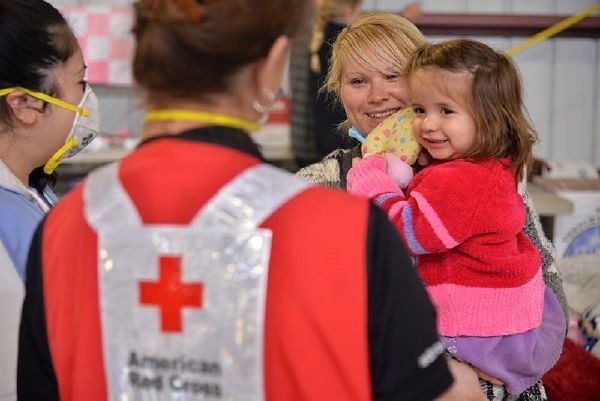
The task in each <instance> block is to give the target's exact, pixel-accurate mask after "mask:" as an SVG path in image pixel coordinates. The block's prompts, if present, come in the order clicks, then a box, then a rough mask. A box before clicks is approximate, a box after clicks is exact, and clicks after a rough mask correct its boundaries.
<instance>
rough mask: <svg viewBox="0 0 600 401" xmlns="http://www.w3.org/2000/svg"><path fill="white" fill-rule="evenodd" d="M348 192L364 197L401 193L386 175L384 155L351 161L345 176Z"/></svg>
mask: <svg viewBox="0 0 600 401" xmlns="http://www.w3.org/2000/svg"><path fill="white" fill-rule="evenodd" d="M346 180H347V185H346V189H347V190H348V192H349V193H351V194H353V195H357V196H361V197H364V198H373V197H375V196H377V195H380V194H382V193H389V192H391V193H401V192H402V191H401V190H400V188H399V187H398V185H396V183H395V182H394V180H393V179H392V178H390V177H389V176H388V175H387V161H386V158H385V156H381V155H375V156H369V157H366V158H364V159H361V160H359V161H358V162H357V163H354V162H353V167H352V168H351V169H350V171H348V175H347V177H346Z"/></svg>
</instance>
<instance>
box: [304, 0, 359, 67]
mask: <svg viewBox="0 0 600 401" xmlns="http://www.w3.org/2000/svg"><path fill="white" fill-rule="evenodd" d="M361 3H362V0H317V12H316V14H315V18H314V24H313V32H312V37H311V40H310V46H309V49H310V68H311V70H312V71H313V72H316V73H319V72H320V71H321V62H320V61H319V50H320V49H321V46H322V45H323V39H324V31H325V25H327V22H328V21H335V20H341V19H342V18H343V17H344V15H345V14H346V13H348V12H349V11H352V10H354V9H355V8H356V7H358V6H359V5H360V4H361Z"/></svg>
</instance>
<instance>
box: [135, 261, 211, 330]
mask: <svg viewBox="0 0 600 401" xmlns="http://www.w3.org/2000/svg"><path fill="white" fill-rule="evenodd" d="M159 264H160V277H159V281H158V282H153V281H140V283H139V284H140V304H142V305H156V306H158V307H159V308H160V326H161V327H160V330H161V331H163V332H171V333H174V332H181V331H182V329H181V308H184V307H186V306H187V307H194V308H202V283H189V284H184V283H182V282H181V257H179V256H161V257H160V263H159Z"/></svg>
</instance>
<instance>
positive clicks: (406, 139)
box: [361, 108, 421, 188]
mask: <svg viewBox="0 0 600 401" xmlns="http://www.w3.org/2000/svg"><path fill="white" fill-rule="evenodd" d="M414 117H415V114H414V112H413V110H412V109H411V108H406V109H404V110H400V111H398V112H396V113H394V114H392V115H391V116H389V117H388V118H386V119H385V120H384V121H383V122H382V123H381V124H379V125H378V126H377V127H375V129H373V131H371V132H370V133H369V135H368V136H367V138H366V139H365V141H364V142H363V145H362V147H361V153H362V155H363V157H368V156H371V155H375V154H381V153H383V154H385V158H386V160H387V173H388V175H389V176H390V177H392V178H393V179H394V181H395V182H396V184H398V186H400V188H406V187H408V183H409V182H410V180H411V179H412V177H413V170H412V168H411V167H410V166H411V165H413V164H414V163H415V162H416V161H417V157H418V156H419V151H420V150H421V147H420V146H419V143H418V142H417V140H416V139H415V136H414V134H413V129H412V123H413V120H414Z"/></svg>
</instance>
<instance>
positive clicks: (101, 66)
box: [87, 61, 108, 83]
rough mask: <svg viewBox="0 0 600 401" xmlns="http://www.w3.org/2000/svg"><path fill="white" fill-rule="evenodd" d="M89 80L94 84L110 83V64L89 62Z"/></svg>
mask: <svg viewBox="0 0 600 401" xmlns="http://www.w3.org/2000/svg"><path fill="white" fill-rule="evenodd" d="M87 65H88V69H87V79H88V81H90V82H93V83H108V62H107V61H92V62H88V64H87Z"/></svg>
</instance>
